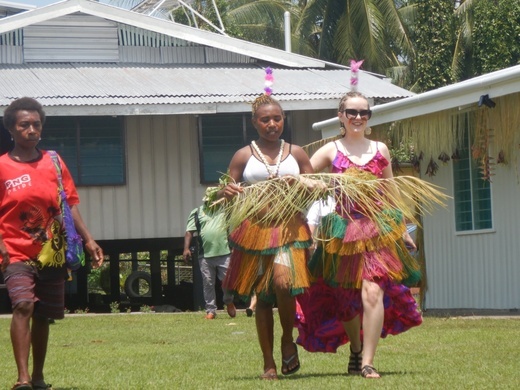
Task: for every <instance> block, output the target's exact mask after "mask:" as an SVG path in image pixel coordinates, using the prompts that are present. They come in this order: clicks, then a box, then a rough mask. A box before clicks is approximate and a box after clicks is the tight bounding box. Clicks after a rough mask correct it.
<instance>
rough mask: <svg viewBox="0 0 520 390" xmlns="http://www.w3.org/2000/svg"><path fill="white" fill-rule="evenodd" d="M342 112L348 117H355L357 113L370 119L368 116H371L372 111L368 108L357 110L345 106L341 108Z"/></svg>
mask: <svg viewBox="0 0 520 390" xmlns="http://www.w3.org/2000/svg"><path fill="white" fill-rule="evenodd" d="M343 112H344V113H345V115H346V116H347V118H349V119H354V118H357V116H358V115H359V116H360V117H361V118H363V119H370V117H371V116H372V111H370V110H361V111H358V110H354V109H352V108H346V109H344V110H343Z"/></svg>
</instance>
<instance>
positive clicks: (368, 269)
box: [296, 210, 422, 352]
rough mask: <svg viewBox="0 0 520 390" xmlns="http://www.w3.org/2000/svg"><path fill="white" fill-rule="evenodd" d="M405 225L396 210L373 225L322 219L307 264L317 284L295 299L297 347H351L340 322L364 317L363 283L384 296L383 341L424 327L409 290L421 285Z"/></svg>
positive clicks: (354, 220)
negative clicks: (404, 237)
mask: <svg viewBox="0 0 520 390" xmlns="http://www.w3.org/2000/svg"><path fill="white" fill-rule="evenodd" d="M401 221H402V216H401V214H400V213H399V212H398V211H396V210H387V211H383V212H381V215H380V216H379V218H378V220H377V221H375V222H374V221H372V220H370V219H368V218H366V217H359V218H355V217H354V218H352V219H346V218H343V217H341V216H339V215H338V214H336V213H331V214H329V215H328V216H326V217H324V218H323V220H322V223H321V224H320V226H319V228H318V233H317V235H318V248H317V249H316V251H315V252H314V254H313V256H312V259H311V262H310V263H309V269H310V272H311V274H312V276H313V284H312V286H311V287H310V288H309V289H308V290H307V291H306V292H305V294H302V295H300V296H298V298H297V300H298V305H297V319H296V326H297V327H298V332H299V337H298V340H297V342H298V343H299V344H300V345H302V346H303V347H304V348H305V349H306V350H308V351H310V352H336V349H337V348H338V347H339V346H341V345H343V344H345V343H347V342H348V337H347V334H346V332H345V330H344V328H343V325H342V322H346V321H350V320H352V319H353V318H354V317H356V316H357V315H359V316H360V317H362V314H363V304H362V300H361V286H362V283H363V280H370V281H372V282H375V283H377V284H378V285H379V286H380V287H381V289H382V290H383V291H384V296H383V304H384V323H383V329H382V331H381V337H386V336H387V335H389V334H393V335H396V334H399V333H402V332H404V331H406V330H408V329H410V328H411V327H413V326H417V325H419V324H421V322H422V317H421V314H420V313H419V311H418V309H417V303H416V302H415V299H414V298H413V296H412V294H411V292H410V290H409V288H408V287H406V286H405V283H410V284H414V283H417V282H418V281H419V280H420V272H419V264H418V263H417V261H416V260H415V258H413V257H412V256H411V255H410V254H409V253H408V251H407V249H406V247H405V244H404V241H403V240H402V238H401V236H402V234H403V233H404V231H405V230H406V225H405V224H404V223H402V222H401Z"/></svg>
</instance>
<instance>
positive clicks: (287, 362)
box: [282, 343, 300, 375]
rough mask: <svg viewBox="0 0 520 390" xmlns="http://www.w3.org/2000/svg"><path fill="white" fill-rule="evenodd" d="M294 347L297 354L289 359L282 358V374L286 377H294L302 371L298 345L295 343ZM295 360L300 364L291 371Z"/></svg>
mask: <svg viewBox="0 0 520 390" xmlns="http://www.w3.org/2000/svg"><path fill="white" fill-rule="evenodd" d="M293 345H294V348H295V349H296V352H295V353H294V354H292V355H291V356H290V357H289V359H284V358H282V374H284V375H292V374H294V373H295V372H296V371H298V370H299V369H300V359H299V358H298V346H297V345H296V343H293ZM294 360H297V361H298V364H297V365H296V366H294V367H293V368H292V369H290V370H289V365H290V364H291V363H292V362H293V361H294Z"/></svg>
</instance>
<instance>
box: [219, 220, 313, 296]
mask: <svg viewBox="0 0 520 390" xmlns="http://www.w3.org/2000/svg"><path fill="white" fill-rule="evenodd" d="M229 242H230V245H231V247H232V249H233V250H232V252H231V259H230V264H229V268H228V270H227V272H226V277H225V279H224V284H223V286H224V288H227V289H229V290H233V291H234V292H235V293H236V294H238V295H241V296H244V297H249V296H250V295H251V293H252V292H253V290H254V291H255V292H256V293H257V294H258V297H259V298H261V299H262V300H265V301H271V302H274V300H275V299H274V290H273V271H274V268H275V264H276V265H278V267H277V268H278V270H277V275H278V276H279V273H280V270H283V271H282V276H283V283H284V285H285V286H288V287H289V289H290V291H291V294H292V295H293V296H294V295H297V294H300V293H302V292H303V289H304V288H306V287H309V285H310V274H309V271H308V268H307V262H308V259H309V255H308V253H309V252H308V248H309V246H310V245H311V243H312V240H311V234H310V231H309V228H308V226H307V224H306V222H305V219H304V217H303V216H302V215H301V214H297V215H295V216H293V217H292V218H290V220H288V221H287V223H285V224H284V225H276V226H273V225H272V224H270V225H268V224H262V223H258V222H256V223H255V221H251V220H246V221H244V222H242V224H241V225H240V226H238V227H237V228H236V229H235V230H234V231H233V232H232V233H231V235H230V237H229Z"/></svg>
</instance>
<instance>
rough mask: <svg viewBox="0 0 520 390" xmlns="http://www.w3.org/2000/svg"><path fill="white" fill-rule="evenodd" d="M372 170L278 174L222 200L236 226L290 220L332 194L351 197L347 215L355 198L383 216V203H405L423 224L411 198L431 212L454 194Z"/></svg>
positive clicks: (367, 211) (366, 210)
mask: <svg viewBox="0 0 520 390" xmlns="http://www.w3.org/2000/svg"><path fill="white" fill-rule="evenodd" d="M368 175H370V176H372V175H371V174H370V173H367V172H362V171H359V170H357V169H354V170H347V171H346V172H345V173H342V174H334V173H319V174H301V175H300V176H299V177H300V178H303V179H300V180H299V181H298V179H295V178H292V179H291V180H296V182H295V183H289V182H288V179H287V177H285V178H284V177H278V178H274V179H271V180H266V181H262V182H259V183H256V184H253V185H250V186H246V187H244V191H243V192H242V193H241V194H239V195H238V196H236V197H235V198H234V199H233V200H232V201H230V202H228V203H224V202H222V203H224V204H223V207H224V209H225V212H226V214H227V217H228V218H227V220H228V223H229V227H230V229H231V230H233V229H235V228H236V227H238V226H239V225H240V223H242V221H244V220H246V219H249V220H251V221H254V223H261V224H273V225H279V224H285V223H286V222H287V221H288V220H289V219H290V218H292V217H293V216H294V215H295V214H296V213H298V212H305V211H306V210H307V209H308V207H309V206H310V205H311V204H312V203H313V202H314V201H316V200H319V199H323V198H326V197H327V196H328V195H332V196H335V197H336V198H337V199H342V198H343V199H347V201H345V202H338V207H339V209H337V211H338V212H339V213H341V214H343V215H348V214H349V207H350V206H351V205H353V204H355V205H356V209H358V210H362V213H363V214H364V215H365V216H366V217H368V218H370V219H372V220H374V221H378V216H379V215H380V213H381V210H382V209H399V210H401V211H402V212H403V214H404V217H405V218H407V219H408V220H410V221H412V222H414V223H417V224H419V221H418V220H417V218H416V215H415V214H414V212H412V211H411V210H412V209H413V208H412V209H411V208H410V207H409V206H410V204H413V205H414V206H415V207H416V208H417V210H418V212H419V213H420V214H423V213H426V212H428V213H429V212H431V210H432V209H433V207H434V206H435V205H441V206H445V203H444V200H446V199H447V198H448V196H447V195H445V194H444V193H443V192H442V191H441V189H440V188H439V187H437V186H435V185H432V184H430V183H428V182H426V181H423V180H421V179H418V178H415V177H413V176H398V177H393V178H390V179H377V178H374V177H373V176H372V177H369V176H368ZM306 179H312V180H320V181H322V182H323V183H324V184H325V186H326V190H322V189H318V190H315V191H309V189H308V188H307V186H305V185H304V183H303V182H304V181H305V180H306ZM219 202H220V201H219Z"/></svg>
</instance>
